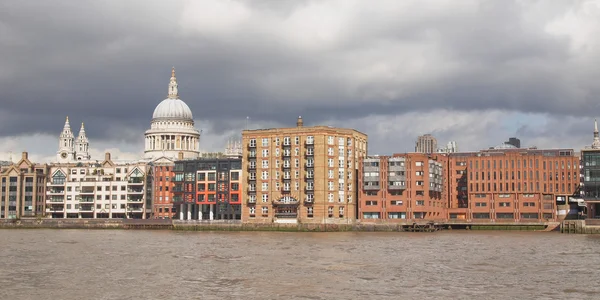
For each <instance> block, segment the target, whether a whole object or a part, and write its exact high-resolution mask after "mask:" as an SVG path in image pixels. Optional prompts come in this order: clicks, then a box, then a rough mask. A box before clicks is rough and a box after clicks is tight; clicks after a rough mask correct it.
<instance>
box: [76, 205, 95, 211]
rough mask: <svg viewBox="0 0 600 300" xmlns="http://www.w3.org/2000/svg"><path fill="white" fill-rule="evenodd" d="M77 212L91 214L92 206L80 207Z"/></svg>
mask: <svg viewBox="0 0 600 300" xmlns="http://www.w3.org/2000/svg"><path fill="white" fill-rule="evenodd" d="M79 211H82V212H92V211H94V206H93V205H86V206H80V207H79Z"/></svg>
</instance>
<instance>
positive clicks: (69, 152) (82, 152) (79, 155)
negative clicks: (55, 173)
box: [56, 117, 90, 163]
mask: <svg viewBox="0 0 600 300" xmlns="http://www.w3.org/2000/svg"><path fill="white" fill-rule="evenodd" d="M89 151H90V143H89V140H88V138H87V136H86V134H85V127H84V125H83V123H81V128H80V129H79V134H78V136H77V139H75V135H74V134H73V132H72V131H71V125H70V124H69V117H67V119H66V121H65V125H64V127H63V130H62V132H61V133H60V136H59V138H58V151H57V152H56V161H57V162H59V163H69V162H74V161H87V160H90V152H89Z"/></svg>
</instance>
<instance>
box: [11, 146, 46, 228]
mask: <svg viewBox="0 0 600 300" xmlns="http://www.w3.org/2000/svg"><path fill="white" fill-rule="evenodd" d="M47 173H48V167H47V165H42V164H34V163H32V162H31V161H30V160H29V157H28V154H27V152H23V154H22V157H21V160H20V161H19V162H18V163H16V164H12V165H9V166H5V167H2V168H1V170H0V182H1V187H2V189H1V191H0V219H20V218H23V217H42V216H44V215H45V194H46V176H47Z"/></svg>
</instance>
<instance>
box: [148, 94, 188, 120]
mask: <svg viewBox="0 0 600 300" xmlns="http://www.w3.org/2000/svg"><path fill="white" fill-rule="evenodd" d="M152 119H168V120H186V121H192V120H193V119H194V118H193V116H192V110H191V109H190V107H189V106H188V105H187V104H185V102H183V101H181V99H173V98H167V99H165V100H163V101H162V102H160V103H159V104H158V106H156V108H155V109H154V114H152Z"/></svg>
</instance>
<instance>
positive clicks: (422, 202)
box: [416, 200, 425, 206]
mask: <svg viewBox="0 0 600 300" xmlns="http://www.w3.org/2000/svg"><path fill="white" fill-rule="evenodd" d="M416 205H417V206H425V200H417V201H416Z"/></svg>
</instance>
